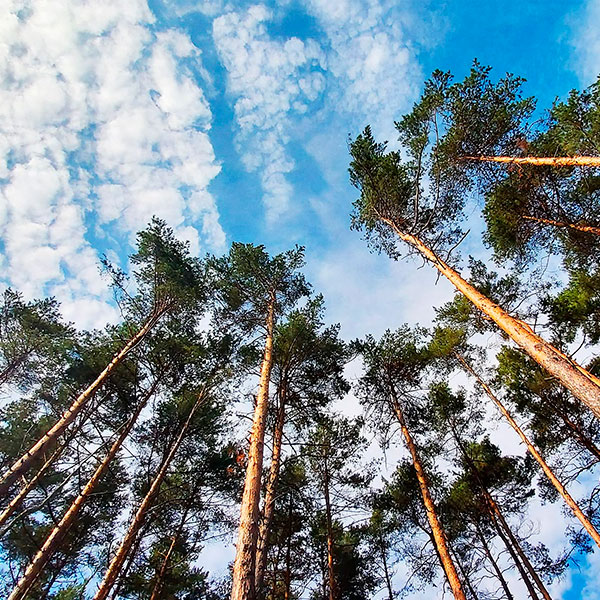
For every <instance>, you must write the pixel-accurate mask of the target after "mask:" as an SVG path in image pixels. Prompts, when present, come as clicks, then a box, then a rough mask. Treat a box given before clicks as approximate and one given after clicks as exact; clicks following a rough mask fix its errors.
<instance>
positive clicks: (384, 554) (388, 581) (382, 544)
mask: <svg viewBox="0 0 600 600" xmlns="http://www.w3.org/2000/svg"><path fill="white" fill-rule="evenodd" d="M379 550H380V551H381V561H382V564H383V574H384V577H385V587H386V588H387V593H388V600H394V590H393V588H392V578H391V577H390V571H389V569H388V564H387V548H386V547H385V542H384V541H383V537H382V536H381V535H379Z"/></svg>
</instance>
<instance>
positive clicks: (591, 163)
mask: <svg viewBox="0 0 600 600" xmlns="http://www.w3.org/2000/svg"><path fill="white" fill-rule="evenodd" d="M462 158H463V160H477V161H481V162H496V163H504V164H512V165H537V166H547V167H600V156H463V157H462Z"/></svg>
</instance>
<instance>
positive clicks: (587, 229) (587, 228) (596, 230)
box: [523, 215, 600, 235]
mask: <svg viewBox="0 0 600 600" xmlns="http://www.w3.org/2000/svg"><path fill="white" fill-rule="evenodd" d="M523 219H525V220H527V221H535V222H536V223H543V224H544V225H553V226H554V227H566V228H568V229H575V230H576V231H583V232H584V233H593V234H594V235H600V227H593V226H592V225H584V224H582V223H565V222H563V221H555V220H554V219H544V218H542V217H532V216H530V215H523Z"/></svg>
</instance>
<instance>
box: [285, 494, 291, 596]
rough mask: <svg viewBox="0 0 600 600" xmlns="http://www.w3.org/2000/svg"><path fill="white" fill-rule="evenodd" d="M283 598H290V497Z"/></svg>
mask: <svg viewBox="0 0 600 600" xmlns="http://www.w3.org/2000/svg"><path fill="white" fill-rule="evenodd" d="M284 584H285V591H284V600H290V597H291V592H292V498H291V496H290V501H289V503H288V543H287V548H286V550H285V580H284Z"/></svg>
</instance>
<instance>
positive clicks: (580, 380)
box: [382, 218, 600, 418]
mask: <svg viewBox="0 0 600 600" xmlns="http://www.w3.org/2000/svg"><path fill="white" fill-rule="evenodd" d="M382 221H383V222H385V223H387V224H388V225H389V226H390V227H391V228H392V229H393V230H394V231H395V232H396V234H397V235H398V237H400V239H402V240H403V241H405V242H406V243H407V244H409V245H410V246H412V247H413V248H415V249H416V250H418V251H419V252H420V253H421V254H422V255H423V256H424V257H425V258H426V259H427V260H429V261H430V262H431V263H433V265H434V266H435V268H436V269H437V270H438V271H439V272H440V273H441V274H442V275H444V276H445V277H446V278H447V279H448V280H449V281H450V282H451V283H452V284H453V285H454V286H455V287H456V289H457V290H458V291H460V292H461V293H462V294H464V296H465V297H466V298H467V299H469V300H470V301H471V302H472V303H473V304H474V305H475V306H476V307H477V308H478V309H479V310H481V311H482V312H483V313H484V314H486V315H487V316H488V317H490V318H491V319H492V320H493V321H494V322H495V323H496V324H497V325H498V327H500V329H502V331H504V332H505V333H506V334H507V335H508V336H509V337H510V338H511V339H512V340H513V341H514V342H515V343H517V344H518V345H519V346H520V347H521V348H523V350H525V352H526V353H527V354H529V356H531V358H533V359H534V360H535V361H536V362H537V363H538V364H540V365H541V366H542V367H543V368H544V369H546V370H547V371H548V373H550V374H551V375H552V376H553V377H556V378H557V379H558V380H559V381H560V382H561V383H562V384H563V385H564V386H565V387H566V388H567V389H568V390H570V391H571V393H572V394H573V395H574V396H575V397H577V398H579V399H580V400H581V401H582V402H583V403H584V404H585V405H586V406H587V407H588V408H589V409H590V410H591V411H592V412H593V413H594V414H595V415H596V417H598V418H600V379H598V378H597V377H596V376H595V375H592V374H591V373H589V372H588V371H586V370H585V369H584V368H583V367H581V366H580V365H578V364H577V363H575V362H574V361H572V360H571V359H569V358H568V357H567V356H566V355H565V354H563V353H562V352H560V351H559V350H558V349H557V348H555V347H554V346H552V344H549V343H548V342H546V341H545V340H543V339H542V338H541V337H540V336H539V335H537V334H536V333H535V332H534V331H533V329H531V327H529V325H527V324H526V323H524V322H523V321H521V320H520V319H516V318H515V317H512V316H511V315H509V314H508V313H507V312H506V311H505V310H503V309H502V308H500V306H498V305H497V304H495V303H494V302H492V301H491V300H490V299H489V298H487V297H486V296H484V295H483V294H482V293H481V292H479V291H478V290H477V289H476V288H474V287H473V286H472V285H471V284H470V283H468V282H467V281H466V280H465V279H463V278H462V277H461V276H460V275H459V274H458V273H457V271H455V270H454V269H453V268H452V267H450V266H449V265H447V264H446V263H445V262H444V261H443V260H442V259H441V258H439V257H438V256H437V255H436V254H435V252H433V250H431V248H429V247H428V246H426V245H425V244H424V243H423V242H422V241H421V240H420V239H419V238H417V237H415V236H414V235H411V234H408V233H404V232H403V231H402V230H400V228H398V227H397V226H396V225H395V224H394V223H393V222H392V221H391V220H390V219H386V218H382Z"/></svg>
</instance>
